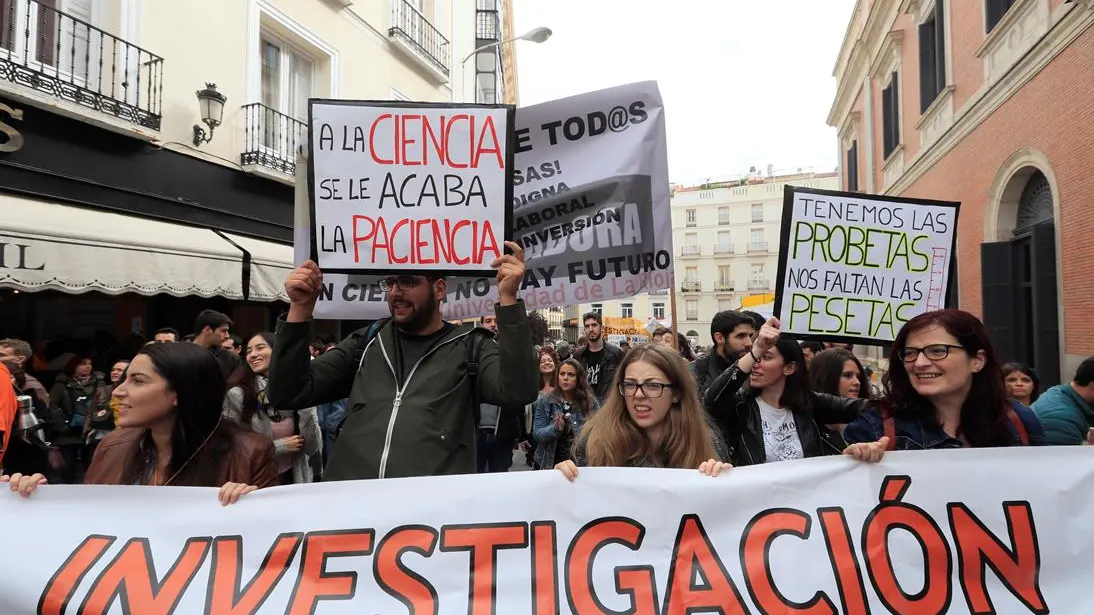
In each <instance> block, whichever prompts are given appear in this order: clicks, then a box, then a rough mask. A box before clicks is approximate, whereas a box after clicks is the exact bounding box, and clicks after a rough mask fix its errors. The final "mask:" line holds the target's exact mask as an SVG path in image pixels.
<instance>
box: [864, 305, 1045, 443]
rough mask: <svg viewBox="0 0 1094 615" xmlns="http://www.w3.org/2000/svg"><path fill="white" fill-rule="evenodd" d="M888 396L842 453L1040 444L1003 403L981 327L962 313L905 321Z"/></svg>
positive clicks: (1014, 407)
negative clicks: (845, 451)
mask: <svg viewBox="0 0 1094 615" xmlns="http://www.w3.org/2000/svg"><path fill="white" fill-rule="evenodd" d="M885 385H886V390H887V395H886V396H885V397H883V398H882V399H880V400H878V401H877V402H876V403H875V404H872V407H871V408H870V409H868V410H866V411H864V412H863V413H862V414H861V415H860V416H859V418H858V419H856V420H855V421H853V422H852V423H851V424H850V425H848V426H847V429H846V430H844V432H843V437H844V439H845V440H847V442H848V443H849V444H850V446H848V448H847V453H848V454H850V455H853V456H854V457H855V458H857V459H862V460H866V461H877V460H880V459H881V457H882V455H883V454H884V452H885V451H886V450H920V449H936V448H962V447H972V448H982V447H995V446H1021V445H1026V444H1029V445H1043V444H1045V435H1044V429H1043V428H1042V427H1041V423H1040V421H1039V420H1038V419H1037V415H1035V414H1034V413H1033V411H1031V410H1029V409H1028V408H1026V407H1024V406H1022V405H1021V404H1019V403H1016V402H1013V401H1011V400H1009V399H1007V393H1006V389H1005V388H1004V386H1003V374H1002V371H1001V370H1000V368H999V362H998V361H997V360H996V358H995V348H994V346H992V343H991V338H990V337H989V335H988V331H987V329H986V328H985V327H984V323H982V322H980V320H979V319H978V318H976V317H975V316H973V315H972V314H969V313H968V312H963V311H961V310H952V309H951V310H940V311H936V312H927V313H925V314H921V315H919V316H917V317H915V318H913V319H911V320H909V321H908V322H907V323H906V324H905V325H904V327H903V328H901V330H900V332H899V333H898V334H897V336H896V339H895V340H893V350H892V353H891V355H890V358H889V371H888V373H887V374H886V376H885Z"/></svg>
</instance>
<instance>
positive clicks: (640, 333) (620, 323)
mask: <svg viewBox="0 0 1094 615" xmlns="http://www.w3.org/2000/svg"><path fill="white" fill-rule="evenodd" d="M603 333H604V339H605V340H607V342H608V343H609V344H617V345H618V344H619V343H621V342H627V343H629V344H631V345H634V344H645V343H646V342H648V341H650V335H651V334H652V333H653V331H650V330H647V329H646V326H645V325H644V324H643V323H642V321H641V320H639V319H637V318H622V317H618V316H605V317H604V331H603Z"/></svg>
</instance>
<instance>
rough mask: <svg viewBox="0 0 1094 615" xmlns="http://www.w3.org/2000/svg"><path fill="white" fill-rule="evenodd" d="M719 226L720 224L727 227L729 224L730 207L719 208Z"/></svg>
mask: <svg viewBox="0 0 1094 615" xmlns="http://www.w3.org/2000/svg"><path fill="white" fill-rule="evenodd" d="M718 224H720V225H722V226H725V225H727V224H729V208H728V207H719V208H718Z"/></svg>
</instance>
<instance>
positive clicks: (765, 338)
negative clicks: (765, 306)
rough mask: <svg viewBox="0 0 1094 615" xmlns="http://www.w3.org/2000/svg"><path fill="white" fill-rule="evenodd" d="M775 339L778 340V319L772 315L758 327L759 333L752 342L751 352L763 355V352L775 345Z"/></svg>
mask: <svg viewBox="0 0 1094 615" xmlns="http://www.w3.org/2000/svg"><path fill="white" fill-rule="evenodd" d="M777 341H779V319H778V318H775V317H774V316H772V317H771V318H768V319H767V322H765V323H764V326H762V327H760V333H759V335H757V336H756V341H755V342H754V343H753V344H752V353H753V354H754V355H755V356H757V357H760V356H763V354H764V353H765V352H767V351H768V350H771V349H772V348H774V347H775V342H777Z"/></svg>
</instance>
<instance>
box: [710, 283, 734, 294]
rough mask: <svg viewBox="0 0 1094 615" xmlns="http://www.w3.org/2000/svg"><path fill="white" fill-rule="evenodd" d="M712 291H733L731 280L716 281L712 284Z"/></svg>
mask: <svg viewBox="0 0 1094 615" xmlns="http://www.w3.org/2000/svg"><path fill="white" fill-rule="evenodd" d="M714 291H715V292H719V293H731V292H733V282H718V283H717V284H715V285H714Z"/></svg>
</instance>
